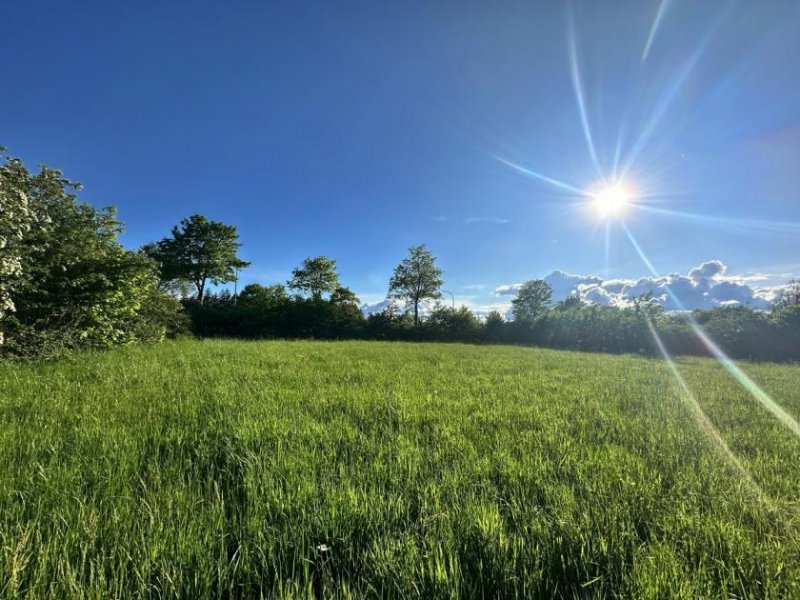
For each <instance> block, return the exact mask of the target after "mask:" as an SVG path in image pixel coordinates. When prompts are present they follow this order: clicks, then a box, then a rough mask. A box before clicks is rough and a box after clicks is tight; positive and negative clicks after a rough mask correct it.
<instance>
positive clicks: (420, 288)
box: [388, 244, 442, 326]
mask: <svg viewBox="0 0 800 600" xmlns="http://www.w3.org/2000/svg"><path fill="white" fill-rule="evenodd" d="M441 287H442V270H441V269H440V268H439V267H437V266H436V257H435V256H434V255H433V254H431V252H430V251H429V250H428V249H427V248H426V247H425V245H424V244H423V245H422V246H412V247H411V248H409V249H408V257H406V258H404V259H403V261H402V262H401V263H400V264H399V265H397V267H395V270H394V273H393V274H392V278H391V279H390V280H389V294H388V297H389V298H391V299H394V300H402V301H404V302H406V303H408V304H411V306H412V307H413V311H414V326H417V325H419V304H420V302H422V301H423V300H438V299H439V298H441V297H442V292H441Z"/></svg>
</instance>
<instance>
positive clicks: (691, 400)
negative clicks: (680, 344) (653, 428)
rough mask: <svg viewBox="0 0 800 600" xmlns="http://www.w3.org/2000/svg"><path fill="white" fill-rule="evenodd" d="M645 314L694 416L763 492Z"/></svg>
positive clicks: (717, 445) (730, 461)
mask: <svg viewBox="0 0 800 600" xmlns="http://www.w3.org/2000/svg"><path fill="white" fill-rule="evenodd" d="M642 314H643V315H644V318H645V321H646V323H647V327H648V329H649V330H650V335H652V336H653V341H655V343H656V346H658V351H659V352H660V353H661V357H662V358H663V359H664V362H666V363H667V366H669V369H670V371H671V372H672V376H673V377H674V378H675V381H677V383H678V386H679V387H680V389H681V392H682V394H681V395H682V398H683V400H684V401H685V402H686V404H687V405H688V407H689V410H690V411H691V413H692V415H693V416H694V418H695V419H696V420H697V423H698V424H699V425H700V427H701V428H702V429H703V431H704V432H705V433H706V435H708V436H709V438H711V441H712V442H713V443H714V446H716V448H717V450H719V452H720V453H721V454H722V456H723V457H724V458H725V459H726V460H727V461H728V462H729V463H730V465H731V466H732V467H734V469H735V470H736V471H737V473H738V474H739V475H740V476H741V477H743V478H744V479H745V480H746V481H747V482H748V483H749V484H750V485H751V486H752V487H753V488H754V489H755V490H756V491H757V492H758V493H759V494H763V492H762V491H761V488H760V487H759V486H758V484H757V483H756V482H755V481H754V480H753V478H752V477H751V475H750V473H749V472H748V471H747V469H746V468H745V467H744V465H743V464H742V463H741V461H740V460H739V459H738V458H736V455H735V454H734V453H733V451H732V450H731V449H730V447H729V446H728V444H727V443H726V442H725V439H724V438H723V437H722V435H721V434H720V433H719V430H718V429H717V428H716V426H715V425H714V423H712V422H711V419H709V418H708V416H707V415H706V413H705V412H704V411H703V409H702V407H701V406H700V403H699V402H698V401H697V398H696V397H695V395H694V394H693V393H692V390H691V389H690V388H689V385H688V384H687V383H686V380H685V379H684V378H683V375H681V372H680V371H679V370H678V366H677V365H676V364H675V361H674V360H672V356H671V355H670V353H669V352H668V351H667V348H666V346H665V345H664V342H662V341H661V336H659V335H658V332H657V331H656V328H655V326H654V325H653V321H652V320H651V319H650V317H649V316H648V315H647V313H646V312H643V313H642Z"/></svg>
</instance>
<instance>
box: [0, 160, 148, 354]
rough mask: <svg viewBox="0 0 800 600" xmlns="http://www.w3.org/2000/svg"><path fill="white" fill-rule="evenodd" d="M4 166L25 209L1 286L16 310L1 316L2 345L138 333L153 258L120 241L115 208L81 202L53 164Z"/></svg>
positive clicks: (62, 344)
mask: <svg viewBox="0 0 800 600" xmlns="http://www.w3.org/2000/svg"><path fill="white" fill-rule="evenodd" d="M7 166H8V167H9V168H10V169H11V170H12V171H13V172H14V173H15V176H14V182H15V184H16V185H17V186H18V192H19V193H21V194H24V196H25V197H26V199H27V205H28V206H27V210H28V211H29V214H30V215H31V217H30V226H28V228H27V230H25V231H24V232H23V233H22V238H21V241H20V243H19V244H18V245H17V247H18V248H19V251H18V255H17V258H16V260H17V263H18V268H17V269H16V274H15V275H14V276H13V277H11V278H10V282H11V283H12V284H13V285H12V286H5V289H6V291H8V292H9V293H8V296H9V298H10V300H11V301H12V302H13V305H14V307H15V311H14V313H13V314H8V315H6V318H5V319H4V320H3V329H4V333H5V334H6V335H5V337H6V345H5V348H4V352H5V353H6V354H15V355H28V356H43V355H51V354H57V353H60V352H62V351H64V350H69V349H73V348H81V347H94V348H102V347H109V346H113V345H118V344H125V343H129V342H133V341H137V340H138V339H139V338H138V336H139V335H140V334H142V333H143V331H144V329H143V319H144V313H143V312H142V311H143V310H144V308H145V306H146V305H147V303H148V301H152V300H153V299H154V298H153V290H154V286H155V265H154V264H153V262H152V261H151V260H150V259H149V258H147V257H146V256H143V255H142V254H140V253H135V252H129V251H126V250H125V249H124V248H123V247H122V246H121V245H120V244H119V242H118V240H117V236H118V234H119V233H120V232H121V230H122V225H121V223H120V222H119V221H118V220H117V218H116V214H115V211H114V209H113V208H111V207H108V208H102V209H99V208H95V207H93V206H90V205H88V204H85V203H82V202H80V201H79V200H78V198H77V196H76V193H75V192H76V191H78V190H79V189H80V186H79V185H78V184H75V183H73V182H71V181H69V180H67V179H65V178H63V176H62V174H61V172H59V171H57V170H53V169H48V168H46V167H42V169H41V171H40V172H39V173H37V174H35V175H31V174H30V173H29V172H28V171H27V170H26V169H25V168H24V166H22V164H21V163H19V162H18V161H10V162H9V163H8V164H7ZM134 324H138V325H134ZM152 333H153V331H152V329H151V330H150V333H148V334H147V336H148V337H152Z"/></svg>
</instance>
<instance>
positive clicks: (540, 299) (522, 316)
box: [511, 279, 553, 324]
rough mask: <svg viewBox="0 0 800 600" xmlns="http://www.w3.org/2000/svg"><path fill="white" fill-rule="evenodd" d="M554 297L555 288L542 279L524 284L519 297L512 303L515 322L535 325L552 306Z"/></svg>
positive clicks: (518, 293)
mask: <svg viewBox="0 0 800 600" xmlns="http://www.w3.org/2000/svg"><path fill="white" fill-rule="evenodd" d="M552 295H553V288H551V287H550V285H549V284H548V283H547V282H546V281H544V280H542V279H533V280H531V281H526V282H525V283H523V284H522V286H521V287H520V288H519V291H518V292H517V297H516V298H514V299H513V300H512V301H511V310H512V312H513V314H514V321H516V322H518V323H528V324H530V323H533V322H534V321H535V320H536V318H537V317H538V316H539V315H541V314H542V313H543V312H544V310H545V308H547V305H548V304H550V298H551V297H552Z"/></svg>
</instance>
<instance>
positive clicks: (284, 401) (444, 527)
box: [0, 341, 800, 598]
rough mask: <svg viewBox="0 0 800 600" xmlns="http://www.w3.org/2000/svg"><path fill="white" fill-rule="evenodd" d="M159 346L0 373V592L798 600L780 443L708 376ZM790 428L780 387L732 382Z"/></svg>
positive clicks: (789, 372) (451, 355)
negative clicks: (711, 428)
mask: <svg viewBox="0 0 800 600" xmlns="http://www.w3.org/2000/svg"><path fill="white" fill-rule="evenodd" d="M678 367H679V369H680V371H681V373H682V374H683V375H684V376H685V377H686V380H687V382H688V385H689V387H690V388H691V389H692V390H694V391H695V392H696V397H697V400H698V402H699V403H700V405H701V407H702V409H703V411H705V413H706V414H707V416H708V418H709V420H710V421H711V422H713V424H714V425H715V426H716V427H717V428H718V429H719V431H720V433H721V436H722V438H723V439H724V440H725V442H726V443H727V445H728V446H729V447H730V450H731V452H732V454H733V456H734V457H735V459H736V460H737V461H739V463H740V465H741V467H742V468H741V469H740V468H739V467H737V466H736V464H735V463H734V462H733V461H732V460H731V458H730V456H727V455H726V454H725V452H724V450H722V449H721V448H720V446H719V445H718V444H717V443H716V442H714V439H713V436H711V435H710V434H709V433H708V432H707V431H706V430H705V429H704V427H703V426H702V425H701V424H700V420H699V419H698V418H697V413H696V411H693V410H692V409H691V407H690V403H689V402H688V401H687V399H686V398H685V397H684V395H683V394H682V392H681V389H680V387H679V386H678V385H677V384H676V382H675V380H674V379H673V377H672V374H671V373H670V371H669V369H668V366H667V364H666V363H664V362H662V361H655V360H648V359H643V358H638V357H629V356H624V357H613V356H606V355H592V354H577V353H568V352H556V351H547V350H537V349H523V348H512V347H477V346H462V345H434V344H402V343H362V342H330V343H317V342H252V343H248V342H222V341H220V342H210V341H206V342H196V341H186V342H175V343H167V344H163V345H160V346H154V347H146V348H142V347H139V348H129V349H124V350H119V351H113V352H108V353H97V354H91V353H90V354H81V355H77V356H75V357H73V358H71V359H69V360H66V361H62V362H58V363H53V364H29V365H4V366H0V436H1V437H0V536H1V539H0V545H2V562H1V563H0V596H3V597H19V596H32V597H41V596H50V597H93V598H108V597H134V596H139V597H141V596H145V597H175V596H183V597H192V598H204V597H219V596H225V597H230V596H235V597H238V596H242V597H258V596H259V595H264V596H286V597H308V596H313V595H317V596H325V597H329V596H334V595H341V596H348V595H352V596H363V595H373V596H390V595H394V596H407V597H416V596H423V597H504V598H508V597H514V596H517V597H552V596H565V597H574V596H581V597H599V596H621V597H641V598H664V597H686V598H698V597H714V598H726V597H741V598H745V597H746V598H760V597H774V598H778V597H781V598H785V597H795V598H796V597H800V519H799V517H800V505H798V498H800V441H799V440H798V439H797V438H796V437H795V436H794V434H792V433H791V431H790V429H788V428H787V427H786V426H785V425H783V424H781V423H780V422H779V421H778V420H777V419H775V418H774V417H773V416H772V415H771V414H770V413H769V412H767V411H766V410H765V409H764V408H762V407H761V406H760V405H759V404H758V403H757V402H756V401H755V400H753V399H752V398H751V397H750V396H749V395H748V394H747V393H746V392H745V391H744V390H743V389H742V388H740V387H739V386H738V385H737V384H736V383H735V381H734V380H732V379H731V378H730V377H728V376H727V375H726V374H725V372H724V371H723V370H722V368H721V367H719V366H718V365H717V364H716V363H715V362H713V361H711V360H704V359H692V360H681V361H679V363H678ZM743 368H744V369H745V371H747V372H748V374H749V375H750V376H751V377H752V378H753V379H754V380H755V381H756V382H758V383H759V385H761V386H762V387H763V388H764V389H765V390H766V391H767V392H768V393H770V394H771V395H772V396H773V397H774V398H775V399H776V400H777V401H778V402H779V403H780V404H781V405H782V406H783V407H784V408H785V409H786V410H787V411H788V412H789V413H790V414H791V415H793V416H794V417H795V418H797V417H798V416H800V367H796V366H786V365H784V366H776V365H769V364H763V365H755V364H752V365H751V364H746V365H743Z"/></svg>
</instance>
